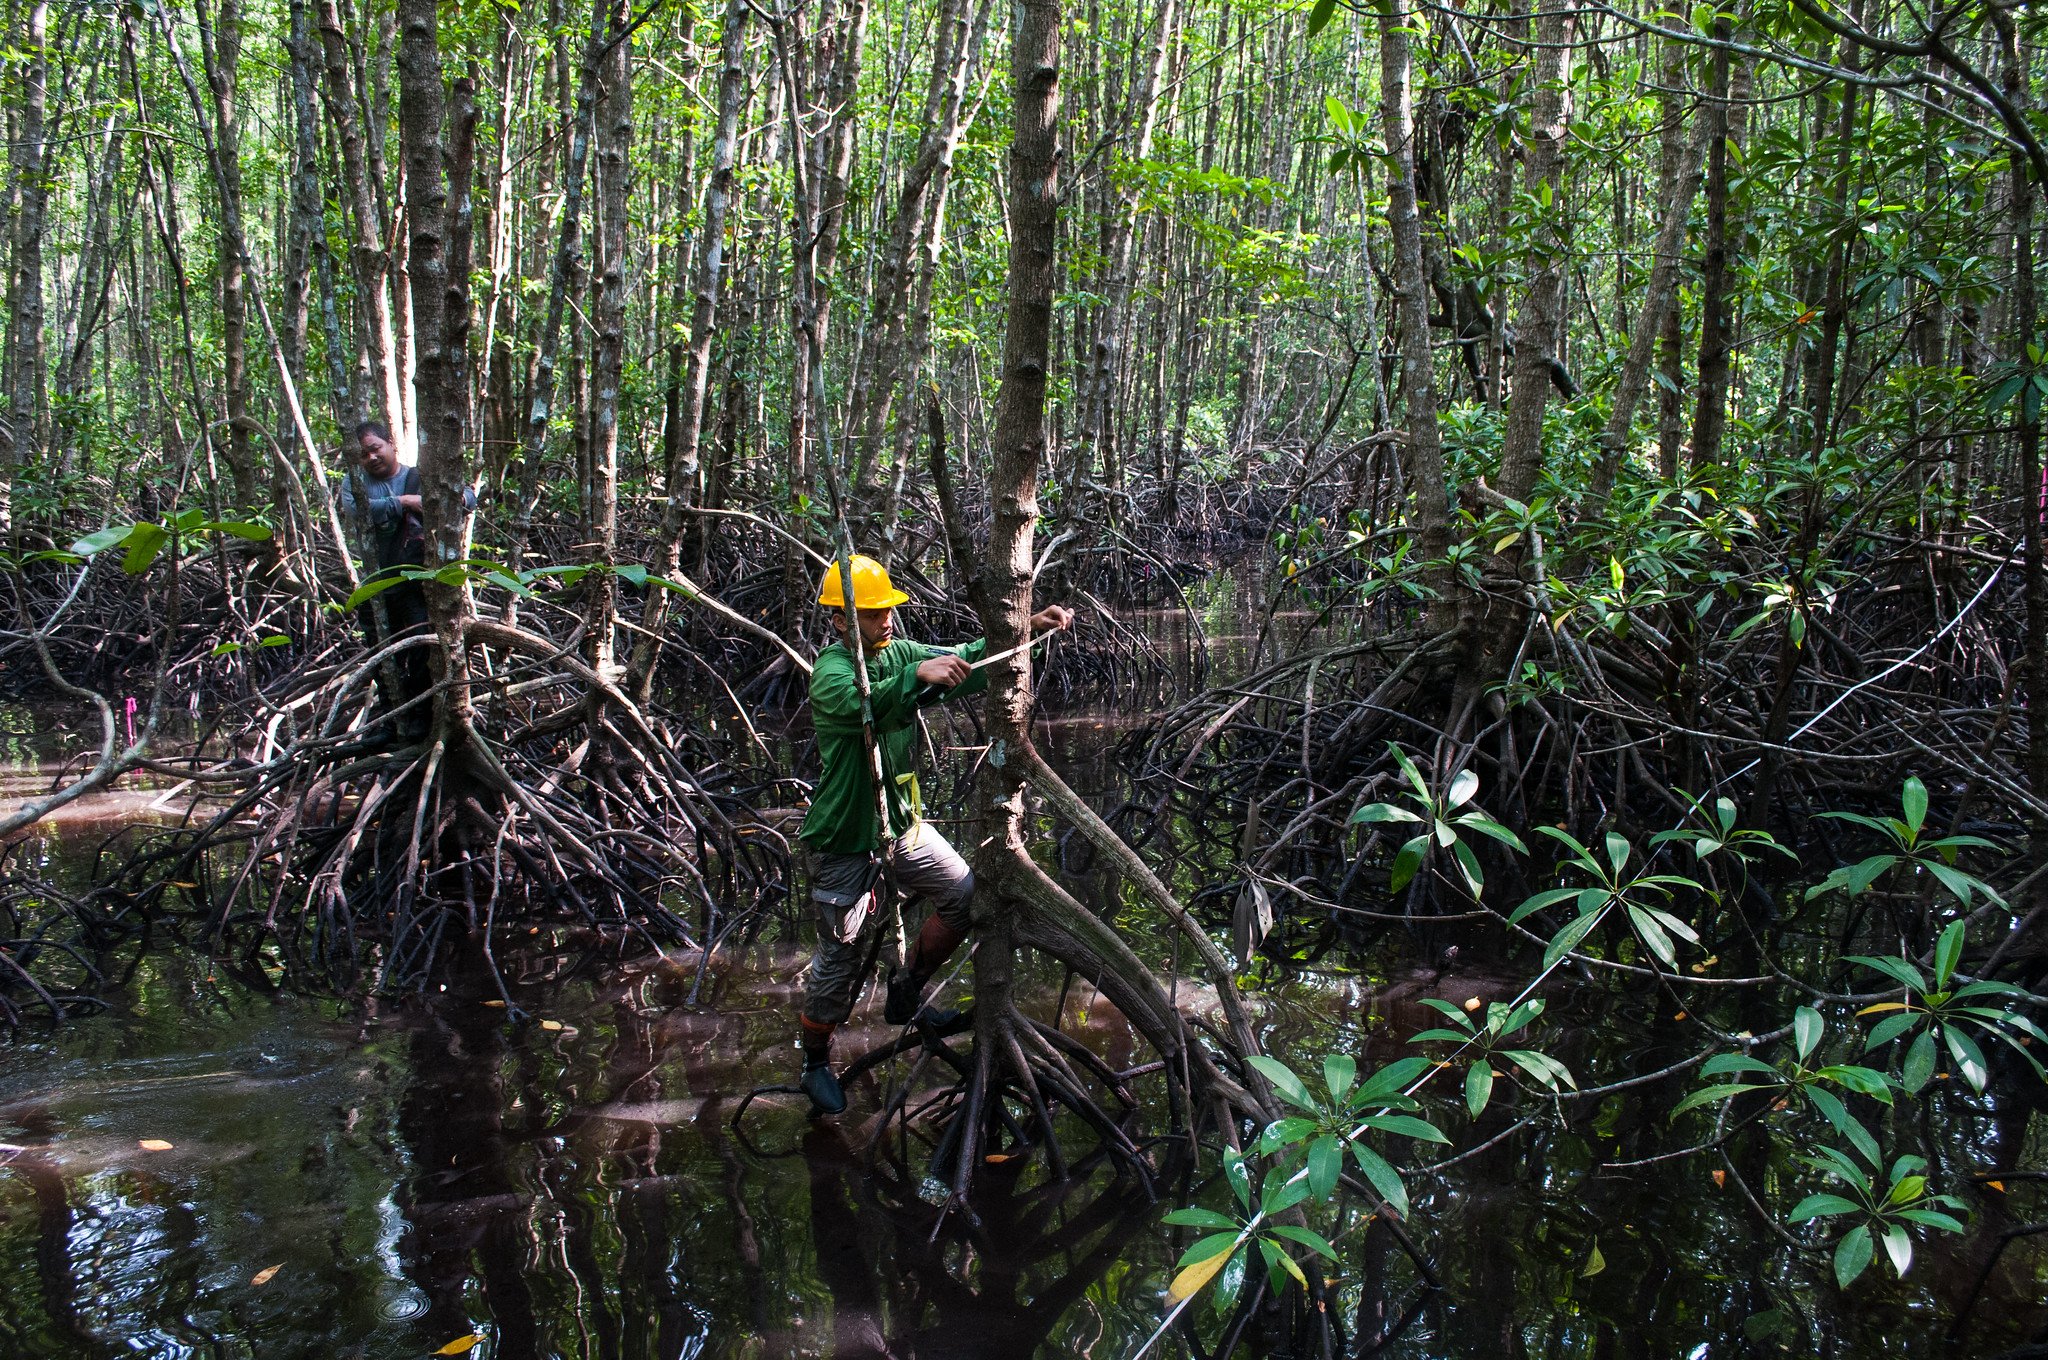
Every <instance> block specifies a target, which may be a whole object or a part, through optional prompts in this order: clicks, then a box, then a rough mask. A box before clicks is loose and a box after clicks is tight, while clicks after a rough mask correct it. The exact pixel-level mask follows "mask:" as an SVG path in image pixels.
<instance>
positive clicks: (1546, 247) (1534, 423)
mask: <svg viewBox="0 0 2048 1360" xmlns="http://www.w3.org/2000/svg"><path fill="white" fill-rule="evenodd" d="M1577 25H1578V10H1577V7H1576V6H1575V5H1573V4H1570V3H1565V4H1561V5H1559V6H1557V7H1556V8H1554V9H1548V10H1545V11H1543V12H1542V13H1541V14H1540V15H1538V16H1537V19H1536V42H1537V44H1538V47H1537V52H1536V62H1535V71H1534V78H1535V90H1536V102H1535V108H1534V110H1533V111H1532V113H1531V115H1530V120H1529V141H1528V146H1527V150H1526V152H1525V159H1524V161H1523V167H1522V187H1523V190H1524V192H1526V193H1527V194H1528V195H1529V196H1530V198H1531V199H1532V200H1534V201H1536V202H1537V203H1539V204H1541V205H1543V210H1542V215H1541V217H1540V218H1539V219H1538V221H1537V225H1536V229H1535V232H1534V237H1533V239H1532V241H1531V242H1530V246H1529V253H1528V259H1527V264H1526V266H1525V272H1526V274H1527V276H1528V278H1529V292H1528V295H1527V297H1526V298H1525V299H1524V300H1523V303H1522V309H1521V312H1520V314H1519V315H1518V317H1517V318H1516V326H1515V356H1514V368H1513V378H1512V388H1511V390H1510V391H1509V393H1508V409H1507V425H1506V429H1505V431H1504V432H1503V434H1502V437H1501V456H1500V477H1499V479H1498V481H1497V482H1496V483H1495V486H1494V489H1495V490H1496V491H1498V492H1500V494H1501V495H1503V496H1507V497H1509V498H1511V499H1513V500H1518V501H1521V502H1522V503H1523V504H1525V505H1526V504H1527V503H1528V501H1529V497H1530V495H1531V494H1532V493H1533V492H1534V491H1535V487H1536V476H1537V473H1538V472H1539V471H1540V470H1541V468H1542V465H1543V411H1544V408H1545V407H1546V406H1547V405H1548V404H1549V401H1550V380H1551V379H1550V374H1551V360H1552V358H1553V356H1554V355H1556V353H1557V343H1558V336H1559V334H1560V332H1561V330H1562V328H1563V322H1564V283H1565V264H1566V254H1567V251H1568V249H1569V246H1568V240H1569V233H1568V231H1567V230H1566V225H1565V224H1566V220H1567V212H1568V209H1567V207H1566V204H1565V199H1564V141H1565V127H1566V125H1567V124H1568V123H1569V122H1570V120H1571V48H1570V43H1571V40H1572V35H1573V33H1574V31H1575V30H1576V28H1577Z"/></svg>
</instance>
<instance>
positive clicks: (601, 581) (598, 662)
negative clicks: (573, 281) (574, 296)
mask: <svg viewBox="0 0 2048 1360" xmlns="http://www.w3.org/2000/svg"><path fill="white" fill-rule="evenodd" d="M631 22H632V9H631V7H630V5H629V4H628V3H627V0H611V4H610V21H609V23H608V25H607V31H606V36H605V45H604V49H603V59H602V61H601V62H600V63H599V67H598V76H597V79H598V89H599V91H600V95H599V99H598V105H597V242H596V244H597V259H596V266H597V267H596V274H597V279H596V282H597V296H596V299H595V304H594V306H593V308H592V322H593V325H594V326H595V329H596V332H597V334H596V336H595V339H594V343H593V345H592V350H591V365H590V367H591V410H590V484H589V487H588V488H587V490H586V493H585V497H584V499H585V501H586V503H587V504H588V505H589V506H590V512H591V528H592V531H593V532H592V538H593V540H594V541H595V545H596V546H595V548H594V550H593V552H594V556H593V558H592V560H593V561H594V562H596V563H597V564H598V565H599V567H600V568H602V569H601V570H599V571H595V572H592V573H591V574H590V575H589V576H586V577H585V578H584V590H585V596H584V601H585V607H584V621H585V623H586V624H587V625H588V627H589V646H590V664H591V668H592V669H593V670H595V671H596V672H597V673H598V674H599V675H605V676H609V675H610V674H611V673H612V671H613V669H614V666H615V662H614V656H613V653H614V647H615V640H614V637H613V634H614V633H615V632H616V631H617V628H616V623H615V617H616V611H617V608H618V583H617V580H616V579H615V578H614V576H613V575H612V570H611V569H612V568H613V567H615V566H616V565H617V561H618V536H619V392H620V388H621V386H622V385H623V383H624V381H625V372H626V333H625V328H626V210H627V207H628V205H629V204H630V202H631V200H632V189H633V183H632V166H631V161H630V155H629V153H630V152H631V150H632V144H633V62H632V53H633V42H632V36H631V34H630V32H629V31H628V29H627V27H626V26H627V25H628V24H629V23H631Z"/></svg>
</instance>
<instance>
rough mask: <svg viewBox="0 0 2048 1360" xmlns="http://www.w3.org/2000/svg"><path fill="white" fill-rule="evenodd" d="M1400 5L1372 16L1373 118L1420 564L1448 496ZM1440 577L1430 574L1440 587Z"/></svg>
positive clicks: (1446, 541) (1446, 515) (1444, 521)
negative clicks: (1382, 149)
mask: <svg viewBox="0 0 2048 1360" xmlns="http://www.w3.org/2000/svg"><path fill="white" fill-rule="evenodd" d="M1412 22H1413V11H1412V10H1411V9H1410V8H1409V3H1408V0H1387V2H1386V8H1385V9H1383V10H1381V11H1380V15H1379V25H1380V101H1381V102H1380V116H1381V119H1382V121H1383V123H1384V126H1385V129H1386V139H1387V217H1388V225H1389V227H1390V228H1391V234H1392V236H1393V242H1394V257H1393V283H1394V289H1393V291H1394V310H1395V315H1396V319H1397V324H1398V326H1399V329H1400V333H1401V394H1402V400H1403V401H1404V402H1405V404H1406V415H1405V418H1404V419H1403V421H1402V427H1403V429H1404V430H1405V432H1406V433H1407V436H1408V467H1409V472H1410V481H1411V484H1412V486H1413V488H1414V497H1415V511H1414V514H1415V520H1414V525H1415V538H1416V551H1417V553H1418V554H1419V555H1420V556H1421V558H1422V560H1423V561H1425V562H1433V561H1436V560H1437V559H1439V558H1441V557H1443V556H1444V554H1445V553H1446V552H1447V551H1448V550H1449V548H1450V542H1451V538H1450V535H1451V507H1450V493H1449V490H1448V488H1447V487H1446V486H1445V484H1444V452H1443V433H1442V431H1441V430H1440V429H1439V427H1438V422H1437V396H1436V358H1435V356H1434V355H1433V354H1432V353H1431V351H1430V345H1429V277H1428V272H1427V266H1426V265H1425V264H1424V262H1423V254H1422V215H1421V211H1420V209H1419V208H1418V207H1417V204H1416V193H1415V109H1414V95H1413V93H1412V84H1411V64H1412V58H1411V56H1410V51H1409V43H1408V35H1409V25H1410V24H1411V23H1412ZM1445 579H1446V576H1445V573H1441V572H1438V573H1435V579H1434V580H1433V584H1435V585H1437V586H1438V588H1441V587H1442V585H1443V583H1444V580H1445Z"/></svg>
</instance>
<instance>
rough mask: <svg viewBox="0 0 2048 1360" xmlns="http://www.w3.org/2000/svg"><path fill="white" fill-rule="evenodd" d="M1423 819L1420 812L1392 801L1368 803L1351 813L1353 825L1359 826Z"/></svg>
mask: <svg viewBox="0 0 2048 1360" xmlns="http://www.w3.org/2000/svg"><path fill="white" fill-rule="evenodd" d="M1421 820H1422V818H1421V816H1420V815H1419V814H1417V813H1413V812H1410V811H1409V810H1408V809H1407V808H1404V807H1395V806H1394V805H1393V804H1392V803H1367V804H1366V805H1365V806H1364V807H1362V808H1360V809H1359V810H1358V811H1356V812H1354V813H1352V814H1351V824H1352V825H1353V826H1357V825H1359V824H1360V823H1376V822H1419V821H1421Z"/></svg>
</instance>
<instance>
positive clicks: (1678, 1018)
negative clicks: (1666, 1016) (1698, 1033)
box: [1671, 1011, 1685, 1020]
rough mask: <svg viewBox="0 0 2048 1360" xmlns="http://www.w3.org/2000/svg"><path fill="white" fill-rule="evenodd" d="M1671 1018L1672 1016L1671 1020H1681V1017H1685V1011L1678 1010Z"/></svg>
mask: <svg viewBox="0 0 2048 1360" xmlns="http://www.w3.org/2000/svg"><path fill="white" fill-rule="evenodd" d="M1671 1018H1672V1019H1673V1020H1683V1019H1685V1012H1684V1011H1680V1012H1679V1013H1678V1014H1676V1015H1674V1016H1672V1017H1671Z"/></svg>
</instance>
